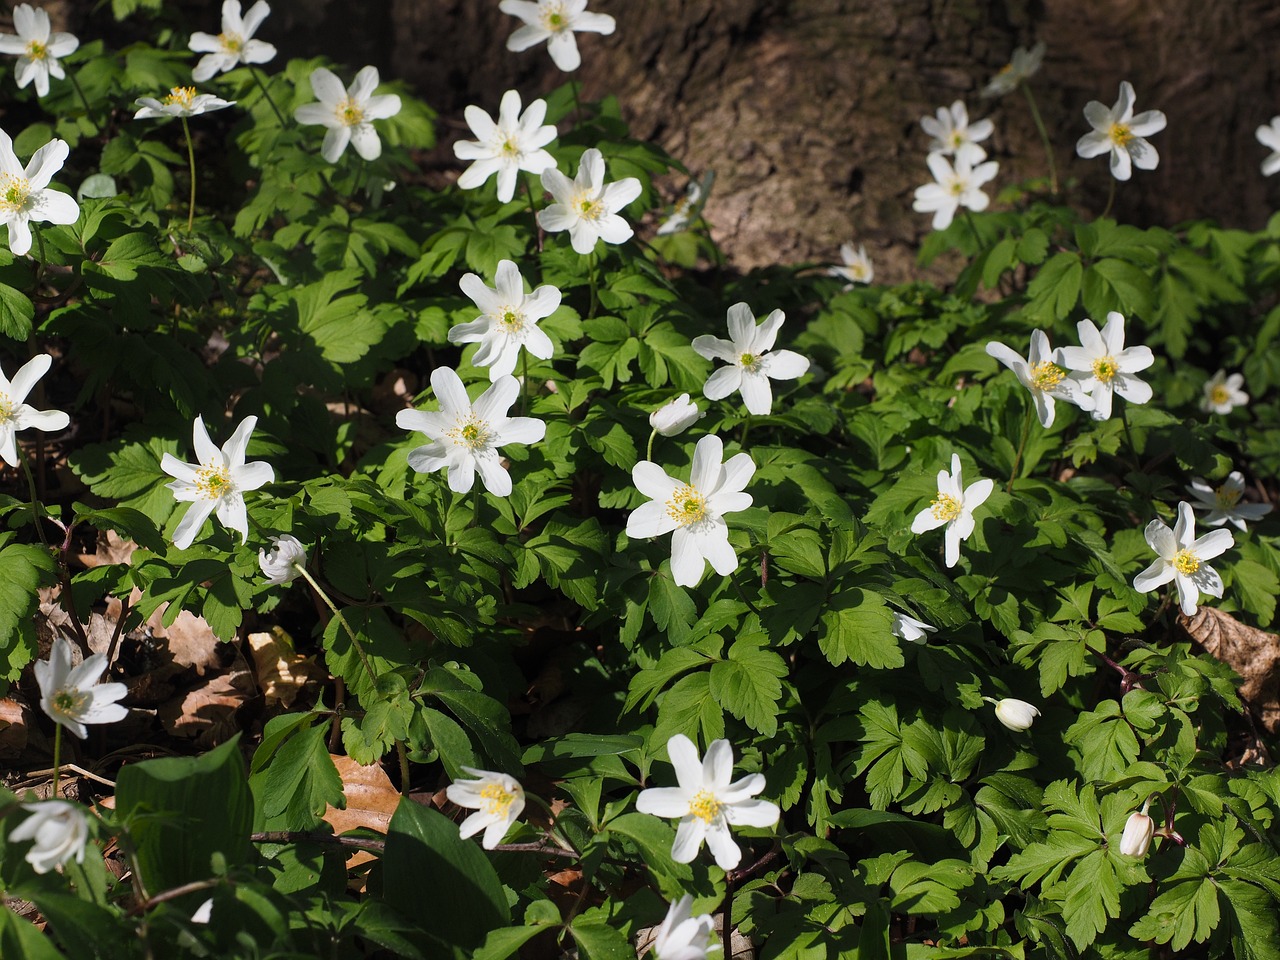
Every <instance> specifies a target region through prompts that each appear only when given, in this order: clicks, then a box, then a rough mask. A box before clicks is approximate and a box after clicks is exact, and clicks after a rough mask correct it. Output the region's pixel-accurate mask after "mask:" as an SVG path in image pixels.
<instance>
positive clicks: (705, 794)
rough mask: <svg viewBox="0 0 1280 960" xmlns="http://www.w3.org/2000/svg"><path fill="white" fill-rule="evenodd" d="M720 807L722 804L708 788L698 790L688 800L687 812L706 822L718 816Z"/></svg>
mask: <svg viewBox="0 0 1280 960" xmlns="http://www.w3.org/2000/svg"><path fill="white" fill-rule="evenodd" d="M722 807H724V804H723V803H721V802H720V801H719V800H717V799H716V795H715V794H714V793H712V792H711V791H710V790H699V791H698V792H697V793H695V794H694V795H693V799H692V800H690V801H689V813H690V814H692V815H693V816H695V817H697V818H698V819H699V820H702V821H704V822H706V823H710V822H711V821H712V820H714V819H715V818H716V817H718V816H720V810H721V808H722Z"/></svg>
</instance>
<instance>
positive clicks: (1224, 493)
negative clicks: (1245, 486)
mask: <svg viewBox="0 0 1280 960" xmlns="http://www.w3.org/2000/svg"><path fill="white" fill-rule="evenodd" d="M1243 493H1244V491H1243V490H1236V489H1234V488H1232V487H1226V486H1222V487H1219V488H1218V489H1217V490H1215V491H1214V492H1213V495H1214V499H1216V500H1217V501H1218V509H1219V510H1230V509H1231V508H1232V507H1234V506H1235V505H1236V504H1237V503H1239V502H1240V497H1241V495H1242V494H1243Z"/></svg>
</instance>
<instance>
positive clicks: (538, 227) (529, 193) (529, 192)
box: [524, 174, 544, 253]
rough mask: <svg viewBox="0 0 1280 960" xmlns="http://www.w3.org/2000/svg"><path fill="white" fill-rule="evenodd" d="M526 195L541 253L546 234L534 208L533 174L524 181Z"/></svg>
mask: <svg viewBox="0 0 1280 960" xmlns="http://www.w3.org/2000/svg"><path fill="white" fill-rule="evenodd" d="M524 195H525V196H526V197H528V198H529V216H530V217H532V218H533V231H534V234H535V235H536V236H537V238H538V252H539V253H541V252H542V238H543V236H544V233H543V231H542V224H540V223H539V222H538V211H537V209H535V208H534V205H533V175H532V174H530V175H529V176H527V177H525V179H524Z"/></svg>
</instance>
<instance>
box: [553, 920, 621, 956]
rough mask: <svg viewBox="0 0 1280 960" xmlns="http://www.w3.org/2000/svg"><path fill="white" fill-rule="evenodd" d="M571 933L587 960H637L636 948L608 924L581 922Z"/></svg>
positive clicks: (570, 929)
mask: <svg viewBox="0 0 1280 960" xmlns="http://www.w3.org/2000/svg"><path fill="white" fill-rule="evenodd" d="M569 931H570V932H571V933H572V934H573V939H574V940H575V941H576V942H577V944H578V949H579V950H581V951H582V953H583V954H584V955H585V956H586V960H635V955H636V951H635V948H634V947H633V946H631V943H630V942H629V941H628V940H627V938H626V937H624V936H623V935H622V933H621V932H620V931H618V930H615V929H614V928H613V927H611V926H609V925H608V924H607V923H591V922H587V921H583V920H579V921H578V922H577V923H575V924H574V925H573V926H571V927H570V928H569Z"/></svg>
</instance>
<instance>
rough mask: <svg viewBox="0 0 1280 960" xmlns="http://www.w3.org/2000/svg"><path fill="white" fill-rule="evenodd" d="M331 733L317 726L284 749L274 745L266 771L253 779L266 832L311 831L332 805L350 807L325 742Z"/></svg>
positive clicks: (251, 779) (307, 729)
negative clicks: (347, 805)
mask: <svg viewBox="0 0 1280 960" xmlns="http://www.w3.org/2000/svg"><path fill="white" fill-rule="evenodd" d="M328 732H329V729H328V725H327V724H324V723H315V724H312V725H310V726H307V727H305V728H303V729H302V730H301V731H299V732H298V733H296V734H294V736H292V737H290V738H289V739H288V740H286V741H285V742H284V745H283V746H280V747H278V748H276V747H275V746H274V745H273V747H272V756H271V758H270V761H269V762H267V764H266V766H265V768H264V769H262V770H258V771H256V772H255V773H254V774H253V776H251V777H250V778H249V786H250V788H251V789H252V790H253V796H254V800H255V801H256V803H257V806H258V809H259V810H261V811H262V818H263V826H262V828H263V829H264V830H310V829H312V828H314V827H315V826H317V825H318V824H319V823H320V819H321V817H322V816H323V815H324V811H325V809H326V807H328V806H329V805H330V804H332V805H333V806H335V807H343V806H345V805H346V804H345V800H344V797H343V792H342V777H341V776H339V775H338V768H337V767H335V766H334V765H333V758H332V757H330V756H329V748H328V746H327V745H326V743H325V737H326V736H327V735H328ZM261 749H262V747H259V750H261ZM256 764H257V757H256V756H255V766H256Z"/></svg>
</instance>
